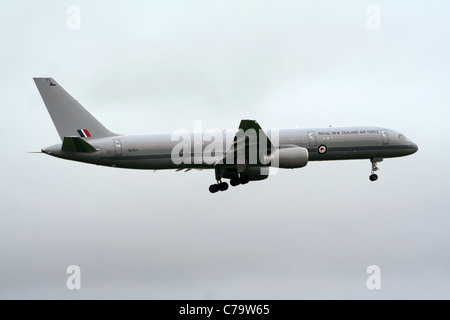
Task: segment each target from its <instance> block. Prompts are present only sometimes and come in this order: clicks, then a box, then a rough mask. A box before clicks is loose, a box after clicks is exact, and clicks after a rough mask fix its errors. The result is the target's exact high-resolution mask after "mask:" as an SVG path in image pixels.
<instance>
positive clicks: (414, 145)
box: [409, 142, 419, 154]
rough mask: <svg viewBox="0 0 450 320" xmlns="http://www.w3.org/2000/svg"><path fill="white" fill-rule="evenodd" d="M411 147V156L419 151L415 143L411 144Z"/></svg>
mask: <svg viewBox="0 0 450 320" xmlns="http://www.w3.org/2000/svg"><path fill="white" fill-rule="evenodd" d="M409 147H410V148H411V151H412V152H411V154H413V153H416V152H417V151H418V150H419V147H418V146H417V144H415V143H414V142H411V144H410V145H409Z"/></svg>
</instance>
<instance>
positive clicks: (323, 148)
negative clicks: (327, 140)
mask: <svg viewBox="0 0 450 320" xmlns="http://www.w3.org/2000/svg"><path fill="white" fill-rule="evenodd" d="M326 152H327V147H326V146H324V145H321V146H320V147H319V153H320V154H324V153H326Z"/></svg>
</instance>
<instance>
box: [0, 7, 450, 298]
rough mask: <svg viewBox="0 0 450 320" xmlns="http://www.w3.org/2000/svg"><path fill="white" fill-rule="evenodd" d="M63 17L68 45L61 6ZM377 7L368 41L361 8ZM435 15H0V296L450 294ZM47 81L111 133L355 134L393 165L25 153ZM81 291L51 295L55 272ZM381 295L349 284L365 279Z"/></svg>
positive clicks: (227, 10) (269, 10)
mask: <svg viewBox="0 0 450 320" xmlns="http://www.w3.org/2000/svg"><path fill="white" fill-rule="evenodd" d="M71 4H75V5H78V6H79V7H80V9H81V29H80V30H69V29H68V28H67V27H66V21H67V18H68V17H69V15H68V14H67V13H66V10H67V7H68V6H69V5H71ZM373 4H375V5H378V6H379V7H380V9H381V30H369V29H368V28H367V27H366V20H367V18H368V17H369V14H367V12H366V9H367V7H368V6H369V5H373ZM448 12H450V3H449V2H448V1H433V2H432V3H430V2H425V1H376V2H372V1H339V2H336V1H276V2H275V1H245V2H244V3H242V1H170V2H168V1H133V2H132V4H130V2H129V1H128V2H127V1H108V2H107V1H3V0H0V70H1V75H0V108H1V111H2V114H1V117H0V125H1V127H2V129H3V143H4V144H3V148H2V150H3V151H2V152H3V157H2V160H1V166H0V170H1V177H2V184H1V186H0V200H1V202H0V203H1V206H2V209H1V213H0V257H1V258H0V298H3V299H5V298H187V299H190V298H191V299H201V298H217V299H227V298H255V299H258V298H264V299H279V298H280V299H298V298H364V299H378V298H446V299H449V298H450V234H449V232H448V227H449V225H450V216H449V212H450V198H449V190H450V188H449V187H450V185H449V182H448V181H449V180H448V176H449V167H448V160H447V159H448V157H449V155H450V153H449V151H448V150H449V149H448V148H447V146H446V144H447V141H448V138H449V133H448V123H447V122H448V121H449V120H450V114H449V105H450V104H449V102H450V93H449V90H448V88H449V85H450V79H449V74H450V72H449V70H450V60H449V59H448V55H449V49H450V47H449V46H450V43H449V42H450V40H449V39H450V31H449V30H450V25H449V22H448ZM33 76H52V77H54V78H55V79H56V80H57V81H58V82H59V83H60V84H61V85H62V86H63V87H64V88H65V89H66V90H67V91H69V92H70V93H71V94H72V95H73V96H74V97H75V98H76V99H78V100H79V101H80V102H81V103H82V104H83V105H84V106H85V107H86V108H87V109H88V110H89V111H90V112H91V113H92V114H94V115H95V116H96V117H97V118H98V119H99V120H100V121H101V122H102V123H103V124H104V125H105V126H106V127H108V128H109V129H111V130H112V131H115V132H120V133H129V134H134V133H151V132H171V131H173V130H175V129H178V128H185V129H189V130H193V126H194V121H196V120H201V121H203V126H204V129H210V128H219V129H235V128H236V127H237V126H238V124H239V121H240V119H242V118H252V119H257V120H258V122H259V123H260V124H261V125H262V126H263V127H265V128H286V127H294V126H296V125H297V126H299V127H320V126H328V125H333V126H346V125H348V126H350V125H374V126H385V127H388V128H393V129H396V130H399V131H402V132H403V133H404V134H406V135H407V136H408V137H410V138H411V139H412V140H414V142H416V143H417V144H418V145H419V148H420V149H419V152H418V153H417V154H415V155H413V156H410V157H406V158H399V159H391V160H389V159H388V160H385V161H384V162H382V163H381V164H380V169H381V171H380V179H379V180H378V181H377V182H376V183H371V182H370V181H369V179H368V175H369V173H370V163H369V161H345V162H324V163H310V164H308V166H307V167H306V168H303V169H298V170H286V171H280V172H279V173H278V174H277V175H275V176H273V177H271V178H270V179H268V180H266V181H262V182H255V183H250V184H248V185H247V186H245V187H240V188H237V189H232V190H231V189H230V190H229V191H228V192H225V193H219V194H215V195H211V194H209V192H208V190H207V188H208V186H209V185H210V184H211V183H212V182H213V181H214V174H213V172H212V171H202V172H199V171H191V172H189V173H179V172H178V173H175V172H173V171H166V172H164V171H161V172H157V173H153V172H151V171H148V172H147V171H132V170H122V169H112V168H103V167H97V166H92V165H87V164H81V163H75V162H68V161H63V160H60V159H56V158H51V157H48V156H45V155H39V154H27V153H25V151H38V150H40V149H41V148H42V147H45V146H48V145H52V144H54V143H58V142H59V138H58V135H57V132H56V130H55V128H54V126H53V123H52V122H51V119H50V117H49V115H48V113H47V111H46V109H45V107H44V104H43V102H42V100H41V98H40V96H39V93H38V91H37V89H36V87H35V85H34V83H33V81H32V77H33ZM71 264H76V265H79V266H80V267H81V270H82V290H80V291H69V290H67V288H66V285H65V284H66V279H67V276H68V275H67V274H66V273H65V270H66V268H67V266H69V265H71ZM372 264H376V265H379V266H380V267H381V272H382V289H381V290H378V291H377V290H373V291H370V290H368V289H367V287H366V279H367V277H368V275H367V274H366V273H365V271H366V268H367V267H368V266H369V265H372Z"/></svg>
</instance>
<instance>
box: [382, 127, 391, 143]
mask: <svg viewBox="0 0 450 320" xmlns="http://www.w3.org/2000/svg"><path fill="white" fill-rule="evenodd" d="M381 137H382V138H383V144H389V136H388V133H387V131H386V130H382V131H381Z"/></svg>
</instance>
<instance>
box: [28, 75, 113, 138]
mask: <svg viewBox="0 0 450 320" xmlns="http://www.w3.org/2000/svg"><path fill="white" fill-rule="evenodd" d="M33 80H34V82H35V83H36V86H37V88H38V90H39V93H40V94H41V97H42V100H44V103H45V106H46V107H47V110H48V113H50V117H51V118H52V120H53V123H54V124H55V127H56V130H57V131H58V134H59V136H60V137H61V140H64V137H73V136H77V137H82V138H90V137H92V138H101V137H109V136H115V135H117V134H115V133H113V132H111V131H109V130H108V129H106V128H105V127H104V126H103V125H102V124H101V123H100V122H99V121H98V120H97V119H95V118H94V117H93V116H92V115H91V114H90V113H89V112H88V111H87V110H86V109H85V108H83V106H82V105H81V104H80V103H79V102H78V101H77V100H75V99H74V98H72V96H71V95H70V94H69V93H68V92H67V91H66V90H64V89H63V87H61V86H60V85H59V84H58V83H57V82H56V81H55V80H53V78H33Z"/></svg>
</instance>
